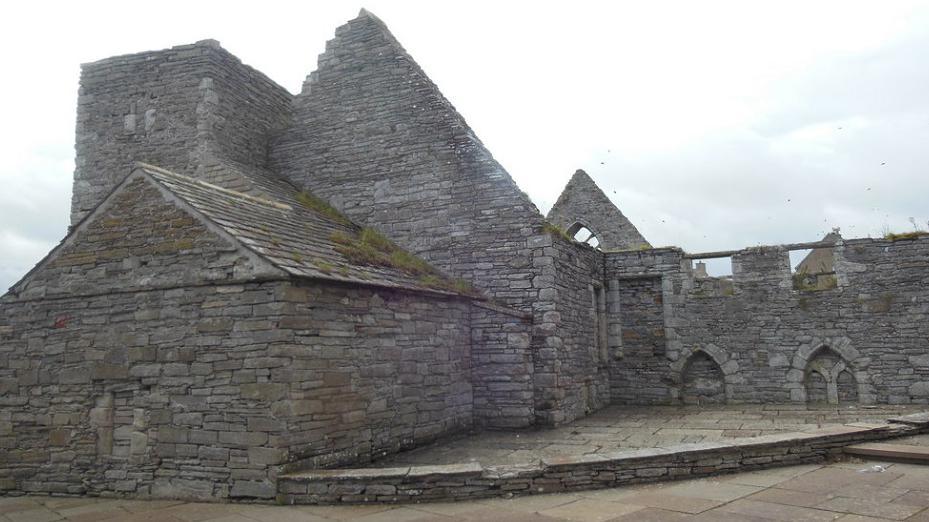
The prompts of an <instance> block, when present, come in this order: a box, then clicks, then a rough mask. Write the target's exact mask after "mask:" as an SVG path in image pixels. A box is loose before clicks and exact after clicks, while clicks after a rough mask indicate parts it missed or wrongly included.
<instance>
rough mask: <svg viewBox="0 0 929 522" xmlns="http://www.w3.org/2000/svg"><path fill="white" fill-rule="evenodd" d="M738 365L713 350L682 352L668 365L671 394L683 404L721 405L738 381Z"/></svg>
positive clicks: (694, 349)
mask: <svg viewBox="0 0 929 522" xmlns="http://www.w3.org/2000/svg"><path fill="white" fill-rule="evenodd" d="M738 371H739V366H738V363H736V361H734V360H730V358H729V354H727V353H726V352H725V351H723V350H721V349H720V348H718V347H717V346H714V345H707V346H705V347H700V348H687V349H684V350H683V351H682V352H681V354H680V357H678V359H677V361H675V362H674V363H672V364H671V375H672V379H673V380H674V385H675V386H674V391H673V393H674V394H675V395H676V396H677V398H678V399H679V400H680V401H681V402H683V403H684V404H724V403H726V402H729V401H730V400H731V398H732V393H733V385H734V384H736V383H737V381H738Z"/></svg>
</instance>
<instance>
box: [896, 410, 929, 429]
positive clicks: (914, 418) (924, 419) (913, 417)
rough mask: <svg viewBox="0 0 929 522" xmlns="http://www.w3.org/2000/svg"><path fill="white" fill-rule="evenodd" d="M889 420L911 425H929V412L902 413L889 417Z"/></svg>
mask: <svg viewBox="0 0 929 522" xmlns="http://www.w3.org/2000/svg"><path fill="white" fill-rule="evenodd" d="M888 422H891V423H894V424H906V425H909V426H929V412H922V413H912V414H910V415H901V416H900V417H894V418H892V419H889V420H888Z"/></svg>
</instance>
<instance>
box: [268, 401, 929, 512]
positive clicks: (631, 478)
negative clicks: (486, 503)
mask: <svg viewBox="0 0 929 522" xmlns="http://www.w3.org/2000/svg"><path fill="white" fill-rule="evenodd" d="M907 417H918V416H907ZM912 422H916V421H915V420H913V421H912ZM921 431H923V426H922V425H915V424H905V423H887V424H849V425H844V426H838V427H830V428H821V429H817V430H813V431H807V432H796V433H781V434H775V435H765V436H761V437H752V438H745V439H736V440H733V441H731V442H709V443H696V444H681V445H675V446H671V447H666V448H652V449H640V450H633V451H615V452H609V453H596V454H587V455H577V456H570V457H558V458H548V459H541V460H540V461H537V462H533V463H526V464H523V465H507V466H481V465H480V464H478V463H470V464H453V465H441V466H413V467H409V468H406V467H400V468H384V469H377V468H363V469H348V470H345V469H343V470H316V471H309V472H303V473H295V474H283V475H280V476H279V477H278V496H277V500H278V502H280V503H284V504H357V503H378V502H388V503H394V502H423V501H449V500H465V499H473V498H487V497H498V496H507V497H509V496H513V495H531V494H541V493H553V492H558V491H570V490H583V489H598V488H606V487H616V486H623V485H628V484H636V483H642V482H650V481H657V480H674V479H681V478H692V477H699V476H707V475H714V474H719V473H731V472H736V471H750V470H757V469H762V468H768V467H775V466H785V465H793V464H801V463H812V462H822V461H824V460H826V459H828V458H834V457H838V456H840V455H841V454H842V453H843V450H844V449H845V448H846V447H848V446H852V445H856V444H858V445H860V444H861V443H865V442H868V441H875V440H882V439H889V438H893V437H899V436H905V435H913V434H916V433H919V432H921Z"/></svg>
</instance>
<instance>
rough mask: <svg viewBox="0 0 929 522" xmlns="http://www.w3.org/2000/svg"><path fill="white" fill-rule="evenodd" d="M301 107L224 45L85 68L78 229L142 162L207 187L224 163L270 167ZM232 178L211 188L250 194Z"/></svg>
mask: <svg viewBox="0 0 929 522" xmlns="http://www.w3.org/2000/svg"><path fill="white" fill-rule="evenodd" d="M291 99H292V96H291V94H290V93H288V92H287V91H286V90H285V89H284V88H283V87H281V86H279V85H277V84H276V83H274V82H273V81H271V80H270V79H269V78H268V77H267V76H265V75H264V74H262V73H260V72H258V71H256V70H255V69H252V68H251V67H248V66H246V65H244V64H242V62H241V61H240V60H239V59H238V58H236V57H235V56H233V55H232V54H230V53H229V52H228V51H226V50H225V49H223V48H222V47H220V46H219V43H218V42H217V41H215V40H204V41H200V42H197V43H195V44H191V45H181V46H177V47H172V48H171V49H166V50H162V51H151V52H145V53H138V54H132V55H125V56H116V57H113V58H107V59H105V60H100V61H97V62H93V63H89V64H84V65H83V66H82V68H81V86H80V90H79V97H78V106H77V129H76V141H75V149H76V151H77V156H76V164H77V169H76V170H75V173H74V191H73V195H72V199H71V224H72V226H73V225H76V224H77V223H78V222H79V221H80V220H81V219H82V218H83V217H84V216H85V215H86V214H87V213H88V212H89V211H90V210H92V209H93V208H94V207H95V206H96V205H97V204H98V203H100V202H101V201H102V200H103V198H104V197H105V196H106V195H107V194H108V193H109V192H110V191H111V190H112V189H113V188H114V187H115V186H116V184H117V183H118V182H119V181H121V180H122V179H123V178H125V177H126V175H127V174H128V173H129V171H130V170H132V168H133V165H134V163H135V162H137V161H142V162H146V163H151V164H154V165H158V166H160V167H163V168H167V169H171V170H173V171H175V172H179V173H182V174H188V175H194V176H197V177H201V178H209V177H210V176H209V173H210V171H212V170H216V169H214V168H213V167H215V166H216V165H217V164H219V163H231V164H233V165H235V166H237V167H240V168H242V167H244V168H258V169H260V168H263V167H264V166H265V163H266V159H267V157H268V149H267V146H268V141H269V134H270V133H272V132H273V131H276V130H279V129H281V128H282V127H284V126H285V125H286V123H287V122H288V121H289V119H290V110H291ZM233 177H235V176H233ZM225 178H227V179H223V180H219V179H210V181H211V182H214V183H217V184H220V185H223V186H227V188H235V189H245V191H248V190H247V188H246V187H243V186H242V185H243V183H242V180H241V179H240V180H232V179H228V178H229V176H225ZM230 184H231V185H232V186H228V185H230Z"/></svg>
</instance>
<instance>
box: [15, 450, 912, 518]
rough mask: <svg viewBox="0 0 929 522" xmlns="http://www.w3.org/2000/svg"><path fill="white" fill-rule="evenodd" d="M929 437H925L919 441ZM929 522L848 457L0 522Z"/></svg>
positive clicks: (875, 465) (893, 475)
mask: <svg viewBox="0 0 929 522" xmlns="http://www.w3.org/2000/svg"><path fill="white" fill-rule="evenodd" d="M922 437H923V438H929V435H924V436H922ZM97 520H100V521H112V522H121V521H126V522H331V521H337V520H340V521H350V522H378V521H391V522H393V521H396V522H467V521H480V522H497V521H500V522H556V521H561V522H594V521H597V522H607V521H610V522H615V521H629V522H647V521H691V522H699V521H716V522H718V521H768V522H770V521H772V520H774V521H790V522H792V521H802V520H810V521H819V520H822V521H831V520H839V521H842V522H854V521H861V522H864V521H876V520H908V521H914V522H915V521H923V522H929V466H919V465H912V464H893V463H886V462H878V461H862V460H857V459H855V460H849V461H843V462H838V463H834V464H830V465H824V466H821V465H804V466H791V467H785V468H774V469H770V470H764V471H756V472H751V473H738V474H734V475H725V476H719V477H714V478H710V479H698V480H687V481H679V482H663V483H657V484H650V485H644V486H634V487H624V488H613V489H602V490H596V491H583V492H577V493H561V494H552V495H537V496H528V497H518V498H513V499H490V500H480V501H470V502H458V503H436V504H407V505H397V506H391V505H374V506H370V505H369V506H271V505H258V504H204V503H188V502H179V501H163V500H158V501H140V500H118V499H95V498H62V497H11V498H0V521H2V522H52V521H70V522H91V521H97Z"/></svg>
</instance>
